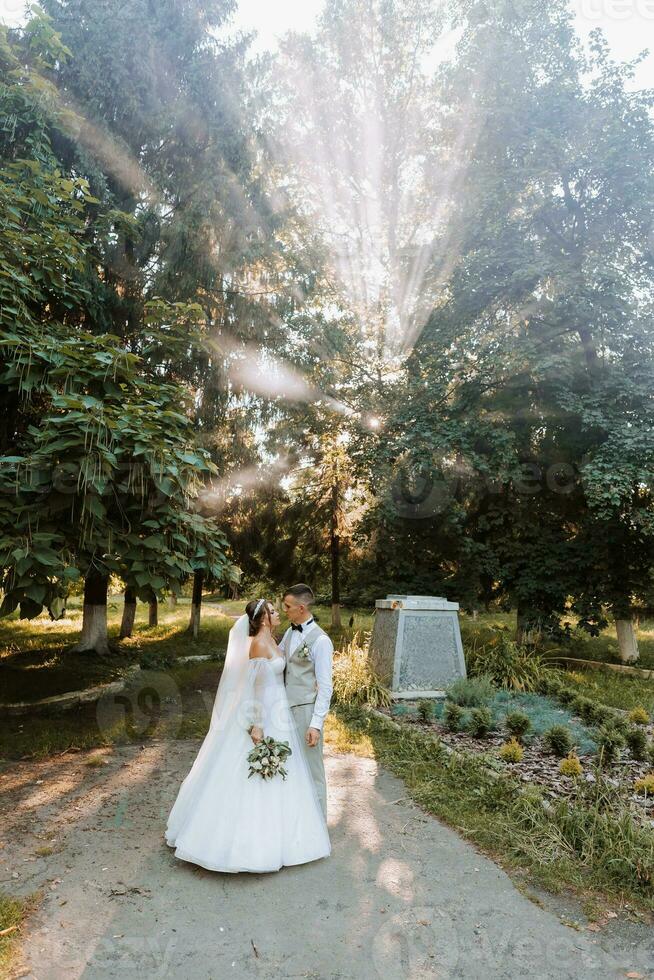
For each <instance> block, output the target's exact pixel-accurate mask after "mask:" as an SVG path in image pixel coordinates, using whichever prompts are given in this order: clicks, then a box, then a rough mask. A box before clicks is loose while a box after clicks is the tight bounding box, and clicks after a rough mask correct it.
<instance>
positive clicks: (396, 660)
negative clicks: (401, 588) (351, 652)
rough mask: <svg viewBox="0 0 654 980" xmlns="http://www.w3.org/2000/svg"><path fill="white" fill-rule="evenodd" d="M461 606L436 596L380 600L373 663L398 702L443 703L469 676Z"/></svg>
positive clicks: (371, 647) (376, 610) (406, 596)
mask: <svg viewBox="0 0 654 980" xmlns="http://www.w3.org/2000/svg"><path fill="white" fill-rule="evenodd" d="M458 609H459V604H458V602H448V601H447V599H441V598H438V597H436V596H425V595H389V596H386V598H385V599H377V601H376V603H375V621H374V625H373V630H372V637H371V640H370V657H371V661H372V663H373V666H374V668H375V670H376V672H377V674H378V675H379V678H380V679H381V680H382V682H383V683H384V684H386V685H387V686H388V687H389V688H390V689H391V693H392V695H393V697H394V698H407V699H409V698H410V699H416V698H429V697H432V698H437V697H443V692H444V689H445V688H446V687H447V686H448V684H450V683H451V682H452V681H454V680H456V679H457V678H458V677H465V676H466V665H465V660H464V658H463V646H462V644H461V631H460V629H459V618H458V615H457V612H458Z"/></svg>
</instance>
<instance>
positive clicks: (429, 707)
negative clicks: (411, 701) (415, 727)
mask: <svg viewBox="0 0 654 980" xmlns="http://www.w3.org/2000/svg"><path fill="white" fill-rule="evenodd" d="M433 717H434V702H433V701H430V700H429V698H420V700H419V701H418V718H420V720H421V721H431V720H432V718H433Z"/></svg>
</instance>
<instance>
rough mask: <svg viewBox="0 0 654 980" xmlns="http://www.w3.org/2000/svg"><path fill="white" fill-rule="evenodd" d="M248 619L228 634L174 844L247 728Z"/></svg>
mask: <svg viewBox="0 0 654 980" xmlns="http://www.w3.org/2000/svg"><path fill="white" fill-rule="evenodd" d="M249 649H250V640H249V620H248V617H247V615H243V616H241V617H240V618H239V619H237V620H236V622H235V623H234V625H233V626H232V628H231V630H230V631H229V641H228V644H227V653H226V655H225V665H224V667H223V671H222V674H221V677H220V681H219V683H218V690H217V691H216V697H215V699H214V703H213V709H212V712H211V721H210V724H209V730H208V732H207V734H206V735H205V737H204V741H203V742H202V745H201V746H200V749H199V751H198V754H197V756H196V757H195V761H194V762H193V765H192V767H191V770H190V772H189V773H188V775H187V776H186V778H185V779H184V781H183V782H182V785H181V786H180V788H179V793H178V795H177V799H176V800H175V804H174V806H173V808H172V810H171V811H170V815H169V817H168V826H167V828H166V838H167V840H168V842H169V843H171V842H172V841H173V840H174V839H175V837H176V836H177V833H178V831H179V830H180V828H181V827H182V826H183V825H184V822H185V820H186V818H187V817H188V815H189V814H190V813H191V812H192V810H193V806H194V804H195V802H196V800H197V799H198V798H199V796H200V794H201V792H202V789H203V786H204V785H206V776H207V773H208V772H209V771H210V770H211V769H212V768H214V767H215V766H217V765H220V763H221V760H222V759H225V758H228V759H231V758H232V754H233V753H232V746H233V744H234V740H235V739H238V737H239V730H240V729H242V730H244V731H245V730H246V729H247V728H248V716H249V711H251V706H252V690H251V678H250V674H249V672H248V660H249Z"/></svg>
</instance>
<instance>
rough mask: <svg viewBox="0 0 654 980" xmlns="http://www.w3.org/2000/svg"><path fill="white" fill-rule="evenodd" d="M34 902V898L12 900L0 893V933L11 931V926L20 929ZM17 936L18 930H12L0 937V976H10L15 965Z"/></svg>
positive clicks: (18, 934)
mask: <svg viewBox="0 0 654 980" xmlns="http://www.w3.org/2000/svg"><path fill="white" fill-rule="evenodd" d="M35 900H36V898H35V896H30V897H28V898H12V897H11V896H10V895H6V894H5V893H4V892H0V932H2V930H4V929H11V928H12V926H18V927H20V926H21V924H22V923H23V921H24V920H25V918H26V916H27V915H28V913H29V912H30V910H31V908H32V905H33V903H34V902H35ZM19 936H20V933H19V930H18V929H14V930H12V932H9V933H7V934H6V935H5V936H0V976H3V977H9V976H11V974H12V972H13V969H14V968H15V967H16V965H17V962H16V961H17V953H18V939H19Z"/></svg>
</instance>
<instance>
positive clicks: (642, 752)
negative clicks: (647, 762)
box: [624, 725, 647, 762]
mask: <svg viewBox="0 0 654 980" xmlns="http://www.w3.org/2000/svg"><path fill="white" fill-rule="evenodd" d="M624 740H625V742H626V743H627V748H628V749H629V752H630V753H631V757H632V759H636V761H637V762H641V761H642V760H643V759H646V758H647V734H646V732H644V731H643V729H642V728H637V727H636V726H635V725H634V726H633V727H632V728H628V729H627V731H626V733H625V736H624Z"/></svg>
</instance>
